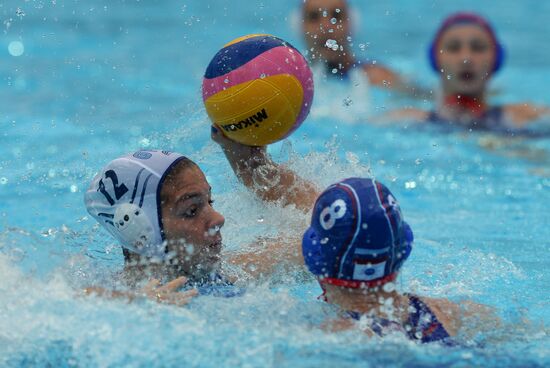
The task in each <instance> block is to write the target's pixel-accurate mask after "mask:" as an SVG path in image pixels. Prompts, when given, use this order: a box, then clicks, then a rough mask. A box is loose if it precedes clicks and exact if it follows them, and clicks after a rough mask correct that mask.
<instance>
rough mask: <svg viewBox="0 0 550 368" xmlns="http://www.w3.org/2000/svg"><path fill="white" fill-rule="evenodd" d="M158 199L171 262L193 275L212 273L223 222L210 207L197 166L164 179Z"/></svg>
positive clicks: (209, 195)
mask: <svg viewBox="0 0 550 368" xmlns="http://www.w3.org/2000/svg"><path fill="white" fill-rule="evenodd" d="M175 170H177V169H175ZM161 200H162V204H161V211H162V223H163V227H164V233H165V236H166V240H167V242H168V250H169V251H170V252H174V253H175V258H174V260H173V261H174V262H178V263H179V264H180V265H181V266H182V268H183V269H184V270H185V271H186V272H188V273H189V274H192V275H196V276H198V275H206V274H208V273H210V272H212V271H214V270H215V269H216V267H217V266H218V264H219V261H220V252H221V250H222V236H221V234H220V229H221V227H222V226H223V224H224V222H225V219H224V217H223V216H222V215H221V214H220V213H219V212H217V211H216V210H215V209H214V208H213V207H212V203H213V201H212V197H211V188H210V185H208V182H207V181H206V178H205V176H204V174H203V173H202V171H201V170H200V169H199V168H198V166H196V165H192V166H188V167H186V168H184V169H183V170H177V171H175V174H174V175H170V176H168V177H167V179H166V181H165V182H164V184H163V187H162V190H161Z"/></svg>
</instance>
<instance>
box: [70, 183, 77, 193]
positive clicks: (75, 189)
mask: <svg viewBox="0 0 550 368" xmlns="http://www.w3.org/2000/svg"><path fill="white" fill-rule="evenodd" d="M70 189H71V193H76V192H78V187H77V186H76V185H74V184H73V185H71V187H70Z"/></svg>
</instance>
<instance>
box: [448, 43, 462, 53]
mask: <svg viewBox="0 0 550 368" xmlns="http://www.w3.org/2000/svg"><path fill="white" fill-rule="evenodd" d="M461 48H462V44H461V43H460V42H459V41H456V40H453V41H450V42H448V43H447V44H445V51H447V52H451V53H455V52H459V51H460V49H461Z"/></svg>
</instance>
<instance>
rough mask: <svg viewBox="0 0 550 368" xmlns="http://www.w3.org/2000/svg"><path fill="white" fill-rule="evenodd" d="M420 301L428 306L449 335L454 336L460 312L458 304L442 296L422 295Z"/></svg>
mask: <svg viewBox="0 0 550 368" xmlns="http://www.w3.org/2000/svg"><path fill="white" fill-rule="evenodd" d="M422 301H423V302H424V303H425V304H426V305H427V306H428V308H430V310H431V311H432V313H433V314H434V315H435V317H436V318H437V320H438V321H439V323H441V325H443V327H444V328H445V330H446V331H447V333H448V334H449V335H450V336H455V335H456V334H457V333H458V331H459V329H460V326H461V313H462V312H461V309H460V306H459V305H458V304H456V303H453V302H451V301H450V300H447V299H442V298H427V297H422Z"/></svg>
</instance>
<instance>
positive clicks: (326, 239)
mask: <svg viewBox="0 0 550 368" xmlns="http://www.w3.org/2000/svg"><path fill="white" fill-rule="evenodd" d="M320 243H321V244H326V243H328V238H323V239H321V241H320Z"/></svg>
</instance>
